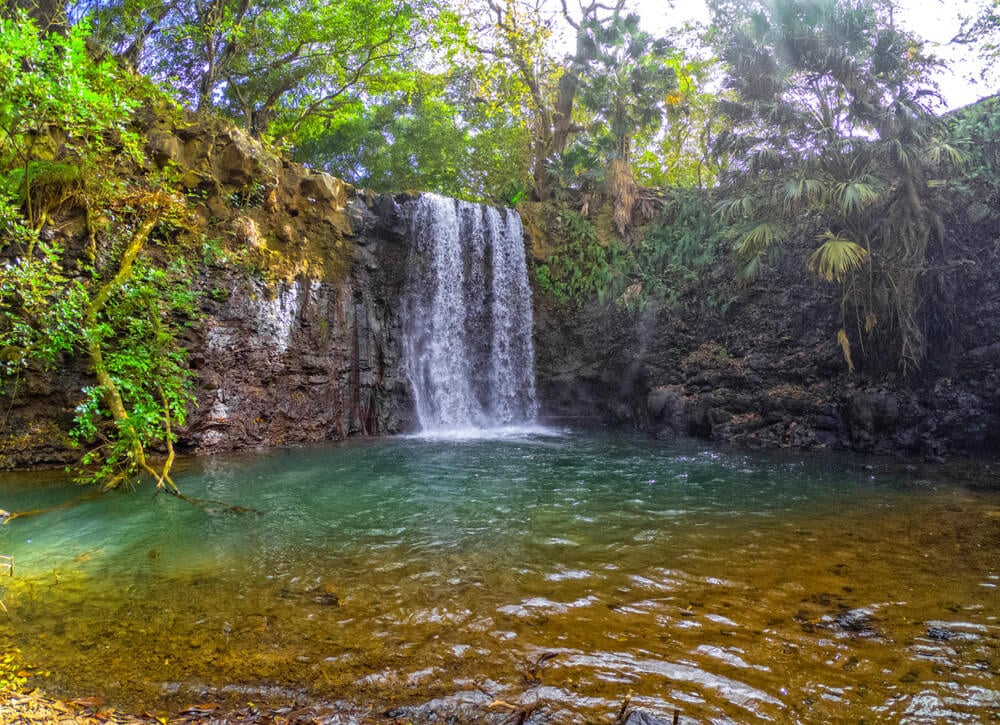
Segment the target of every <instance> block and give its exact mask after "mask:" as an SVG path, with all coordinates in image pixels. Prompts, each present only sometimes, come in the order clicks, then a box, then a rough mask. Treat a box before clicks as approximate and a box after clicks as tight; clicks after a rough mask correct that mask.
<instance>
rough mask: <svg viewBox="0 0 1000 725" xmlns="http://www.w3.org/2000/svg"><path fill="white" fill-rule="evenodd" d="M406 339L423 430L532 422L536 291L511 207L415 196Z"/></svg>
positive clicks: (432, 430)
mask: <svg viewBox="0 0 1000 725" xmlns="http://www.w3.org/2000/svg"><path fill="white" fill-rule="evenodd" d="M413 245H414V252H415V254H414V255H412V256H411V263H410V273H409V274H410V276H409V281H408V285H409V289H408V293H407V295H406V300H405V303H404V315H405V320H406V322H405V324H404V330H403V345H404V352H405V355H406V363H405V364H406V372H407V374H408V376H409V379H410V382H411V384H412V387H413V395H414V401H415V404H416V411H417V417H418V419H419V421H420V425H421V427H422V429H423V430H424V432H443V431H455V430H461V429H469V428H474V429H490V428H497V427H504V426H520V425H530V424H532V423H533V422H534V419H535V415H536V413H537V407H538V406H537V403H536V401H535V368H534V358H535V353H534V347H533V345H532V342H531V330H532V318H531V288H530V287H529V285H528V272H527V265H526V261H525V255H524V240H523V230H522V227H521V219H520V217H519V216H518V215H517V213H516V212H514V211H512V210H509V209H508V210H504V211H499V210H497V209H494V208H492V207H486V206H482V205H479V204H471V203H468V202H463V201H456V200H455V199H449V198H446V197H443V196H438V195H436V194H424V195H422V196H421V197H420V198H419V199H418V200H417V201H416V208H415V212H414V217H413Z"/></svg>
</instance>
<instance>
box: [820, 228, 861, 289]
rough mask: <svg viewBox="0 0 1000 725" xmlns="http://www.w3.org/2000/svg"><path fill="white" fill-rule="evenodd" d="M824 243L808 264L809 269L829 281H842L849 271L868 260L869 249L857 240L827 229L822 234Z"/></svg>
mask: <svg viewBox="0 0 1000 725" xmlns="http://www.w3.org/2000/svg"><path fill="white" fill-rule="evenodd" d="M820 239H824V240H825V241H824V242H823V244H821V245H820V246H819V248H818V249H817V250H816V251H815V252H813V253H812V255H811V256H810V257H809V261H808V262H807V263H806V265H807V266H808V267H809V271H810V272H812V273H814V274H816V275H818V276H820V277H822V278H823V279H825V280H826V281H827V282H833V281H834V280H836V281H837V282H842V281H843V280H844V277H845V276H847V273H848V272H851V271H853V270H855V269H860V268H861V266H862V265H863V264H864V263H865V262H866V261H867V260H868V250H867V249H865V248H864V247H862V246H861V245H860V244H858V243H857V242H853V241H851V240H850V239H846V238H845V237H841V236H837V235H836V234H834V233H833V232H830V231H827V232H824V233H823V234H822V235H820Z"/></svg>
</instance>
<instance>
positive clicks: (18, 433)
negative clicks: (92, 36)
mask: <svg viewBox="0 0 1000 725" xmlns="http://www.w3.org/2000/svg"><path fill="white" fill-rule="evenodd" d="M139 122H140V123H141V124H142V127H143V131H144V133H145V136H146V138H147V143H146V149H145V151H146V166H145V168H138V169H133V170H132V173H135V174H138V175H141V174H161V175H164V176H166V177H168V178H169V179H171V180H172V182H171V183H173V184H174V186H175V189H176V190H177V191H178V192H179V193H183V194H185V195H186V197H187V199H188V202H189V206H190V209H191V211H192V214H193V217H194V219H195V220H196V221H195V223H196V224H197V228H198V229H199V230H200V233H201V234H202V236H203V238H204V240H205V241H204V246H205V259H204V263H203V265H202V267H201V269H200V270H199V272H198V274H197V276H196V278H195V279H194V280H193V284H194V285H195V286H197V287H198V288H199V289H200V291H201V292H202V295H201V315H200V319H199V320H198V321H197V322H196V324H195V325H194V326H193V327H191V328H190V329H188V330H187V332H186V337H185V339H184V340H183V344H184V347H185V348H186V349H187V350H188V351H189V363H190V366H191V368H192V370H193V371H194V372H195V374H196V398H197V404H196V405H195V406H193V407H192V409H191V412H190V416H189V419H188V422H187V424H186V425H185V426H183V427H181V428H180V429H179V430H178V431H177V433H178V436H179V440H178V441H177V448H178V449H179V450H180V451H183V452H196V453H201V452H217V451H225V450H235V449H246V448H256V447H270V446H279V445H296V444H303V443H311V442H318V441H324V440H335V439H340V438H344V437H347V436H350V435H381V434H386V433H395V432H399V431H401V430H407V429H409V428H410V427H412V425H413V413H412V402H411V396H410V392H409V388H408V384H407V382H406V380H405V379H404V378H403V377H402V372H401V371H402V367H401V342H400V320H399V310H400V308H401V304H400V297H401V295H402V293H403V289H404V285H405V266H406V261H407V255H408V250H409V229H408V219H409V212H408V210H407V206H408V205H409V204H410V203H411V201H412V199H411V197H410V196H409V195H406V194H402V195H398V196H374V195H371V194H365V193H361V192H358V191H357V190H355V189H353V188H352V187H350V186H349V185H347V184H345V183H344V182H342V181H340V180H338V179H335V178H333V177H331V176H329V175H327V174H322V173H317V172H315V171H312V170H310V169H308V168H305V167H303V166H300V165H298V164H293V163H290V162H288V161H287V160H284V159H281V158H280V157H278V156H275V155H274V154H272V153H270V152H268V151H267V150H266V149H265V148H263V147H262V146H261V145H260V144H259V143H257V142H255V141H254V140H253V139H250V138H248V137H247V136H246V135H245V134H242V133H241V132H240V131H238V130H236V129H234V128H232V127H229V126H227V125H225V124H222V123H218V122H213V121H200V120H198V119H196V118H195V117H194V116H192V115H189V114H186V113H184V112H181V111H179V110H177V109H172V108H162V109H146V111H145V112H144V113H143V114H141V115H140V119H139ZM67 219H69V220H75V223H72V224H68V223H66V220H67ZM45 233H47V234H52V235H63V236H64V237H65V238H64V239H61V240H60V241H61V242H63V243H64V245H65V246H66V247H67V248H73V246H74V244H75V245H77V246H80V240H79V239H76V237H82V236H83V235H85V234H86V227H85V225H84V224H82V222H81V213H80V210H78V209H74V208H67V209H64V210H62V211H61V215H60V217H59V218H58V219H54V220H53V224H52V227H51V229H50V230H47V231H46V232H45ZM92 384H94V380H93V378H92V375H91V373H90V371H89V370H88V367H87V363H86V360H85V359H84V357H82V356H81V357H67V358H66V359H64V360H62V361H61V363H60V364H59V365H58V366H56V367H55V369H53V370H50V371H43V370H40V369H29V370H28V371H27V372H26V373H25V374H24V375H23V376H22V378H21V379H20V380H19V381H17V384H16V385H15V386H14V387H13V395H9V396H7V397H6V398H3V399H0V406H2V407H0V411H2V413H0V469H5V468H6V469H12V468H25V467H40V466H51V465H63V464H69V463H73V462H75V461H76V460H77V459H78V458H79V456H80V451H79V450H75V449H73V448H72V446H71V443H70V441H69V439H68V436H67V431H68V430H69V429H70V427H71V424H72V419H73V414H74V409H75V407H76V406H77V405H79V403H80V402H81V401H82V400H83V392H82V389H83V388H84V387H85V386H87V385H92Z"/></svg>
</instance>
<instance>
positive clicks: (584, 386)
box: [535, 239, 1000, 461]
mask: <svg viewBox="0 0 1000 725" xmlns="http://www.w3.org/2000/svg"><path fill="white" fill-rule="evenodd" d="M972 246H973V247H974V248H973V249H972V250H970V254H974V255H975V257H976V263H975V264H974V265H972V264H964V265H953V267H954V269H955V270H956V272H955V273H954V274H955V275H958V276H956V277H954V278H953V279H951V281H950V283H949V284H944V285H941V284H937V285H936V286H935V292H934V294H930V293H929V292H928V301H927V303H926V304H925V309H924V310H923V313H924V315H925V319H926V320H927V327H928V330H929V335H928V339H929V348H928V357H927V359H926V360H925V361H924V365H923V368H922V370H921V372H920V373H919V374H918V375H916V376H913V377H911V378H906V379H904V378H901V377H897V376H895V375H888V376H886V375H875V374H870V373H866V372H865V371H864V370H859V371H857V372H854V373H851V372H849V371H848V367H847V364H846V362H845V360H844V356H843V354H842V352H841V349H840V347H839V345H838V342H837V337H836V335H837V330H838V329H839V328H840V326H841V324H842V323H841V320H840V316H839V315H840V313H839V291H838V290H837V288H836V287H835V286H834V285H831V284H828V283H824V282H822V281H819V280H816V279H812V278H811V277H810V276H809V275H807V274H805V273H804V270H805V263H806V257H807V256H808V252H807V250H806V249H794V248H791V249H789V250H788V251H787V253H786V254H785V255H784V256H783V257H782V258H781V259H780V260H778V261H777V262H776V263H775V264H774V266H773V267H772V268H771V269H769V270H767V272H766V273H765V274H764V276H763V277H762V278H761V279H760V280H759V281H758V282H756V283H755V284H753V285H751V286H748V287H740V286H738V285H736V284H735V283H734V281H733V280H734V273H735V270H734V269H732V268H731V266H730V265H728V264H727V263H726V262H725V261H724V260H720V262H719V263H718V264H717V265H716V266H715V267H714V268H712V269H710V270H708V271H706V273H705V274H704V276H702V278H701V279H700V280H699V281H697V282H695V283H692V284H691V285H689V286H688V287H686V288H685V289H683V290H679V291H678V292H679V294H678V301H677V302H676V304H674V305H672V306H669V307H667V306H660V307H655V306H654V307H651V308H648V309H646V310H645V311H643V312H641V313H630V312H627V311H625V310H622V309H620V308H618V307H615V306H614V305H613V304H612V305H596V304H592V305H586V306H584V307H583V308H582V309H579V310H573V311H569V310H565V309H562V310H561V309H559V308H557V307H555V306H553V305H551V304H549V303H547V302H546V301H545V300H538V301H537V306H538V311H537V313H536V328H537V329H536V341H535V346H536V351H537V355H538V364H537V374H538V389H539V395H540V403H541V406H542V409H543V411H545V413H546V415H547V417H548V418H549V419H550V420H551V421H553V422H569V423H573V422H575V423H581V422H602V423H610V424H613V425H625V426H629V427H633V428H637V429H640V430H645V431H648V432H649V433H650V434H652V435H655V436H657V437H659V438H661V439H666V440H669V439H671V438H673V437H675V436H694V437H700V438H705V439H708V440H712V441H717V442H725V443H733V444H737V445H741V446H747V447H755V448H803V449H808V450H821V449H824V450H853V451H862V452H875V453H887V454H904V455H916V456H922V457H924V458H926V459H928V460H932V461H937V460H941V459H943V458H945V457H949V456H953V455H995V454H996V453H997V451H1000V365H998V364H997V361H998V360H1000V284H998V282H997V280H996V279H995V276H994V274H993V270H995V269H997V268H998V265H1000V252H998V250H997V248H996V243H995V241H990V240H989V239H982V240H979V241H977V242H975V243H974V244H973V245H972ZM939 281H940V280H939Z"/></svg>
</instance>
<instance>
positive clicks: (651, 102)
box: [577, 10, 677, 237]
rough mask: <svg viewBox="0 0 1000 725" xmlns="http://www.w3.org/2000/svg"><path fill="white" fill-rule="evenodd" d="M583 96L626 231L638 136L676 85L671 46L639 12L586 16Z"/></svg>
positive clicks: (650, 128)
mask: <svg viewBox="0 0 1000 725" xmlns="http://www.w3.org/2000/svg"><path fill="white" fill-rule="evenodd" d="M579 37H580V38H581V46H582V48H581V50H582V52H579V53H578V56H577V62H578V63H579V70H578V75H579V77H580V79H581V81H580V85H581V94H580V100H581V101H582V103H583V105H584V106H585V107H586V108H587V109H588V110H590V111H591V112H592V113H593V114H594V119H595V121H596V124H595V125H594V127H592V128H593V132H592V134H591V139H590V140H589V142H590V143H591V144H593V145H594V146H595V148H596V149H597V150H598V155H599V157H602V158H603V160H604V161H605V163H606V167H607V175H606V187H607V191H608V194H609V196H610V197H611V202H612V206H613V215H614V224H615V228H616V229H617V230H618V233H619V234H620V235H622V236H623V237H624V236H625V234H626V232H627V230H628V227H629V225H630V224H631V222H632V207H633V203H634V200H635V197H636V192H637V188H638V186H637V184H636V181H635V175H634V173H633V171H632V148H633V144H634V142H635V139H636V136H637V135H639V134H643V133H652V132H656V131H658V130H659V129H660V126H661V124H662V122H663V117H664V113H665V106H666V103H667V98H668V96H669V95H670V94H672V93H673V92H674V91H675V90H676V89H677V73H676V67H675V65H674V64H673V63H672V62H671V59H672V55H673V48H672V47H671V46H670V44H669V43H668V42H667V41H666V40H665V39H661V38H654V37H653V36H652V35H650V34H649V33H647V32H645V31H643V30H642V29H640V28H639V16H638V15H634V14H628V15H622V14H621V13H620V12H618V11H617V10H616V11H615V12H614V13H613V14H612V16H611V17H610V18H607V19H605V20H599V19H597V18H594V17H590V18H587V19H586V20H585V21H584V23H583V24H582V26H581V28H580V36H579Z"/></svg>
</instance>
